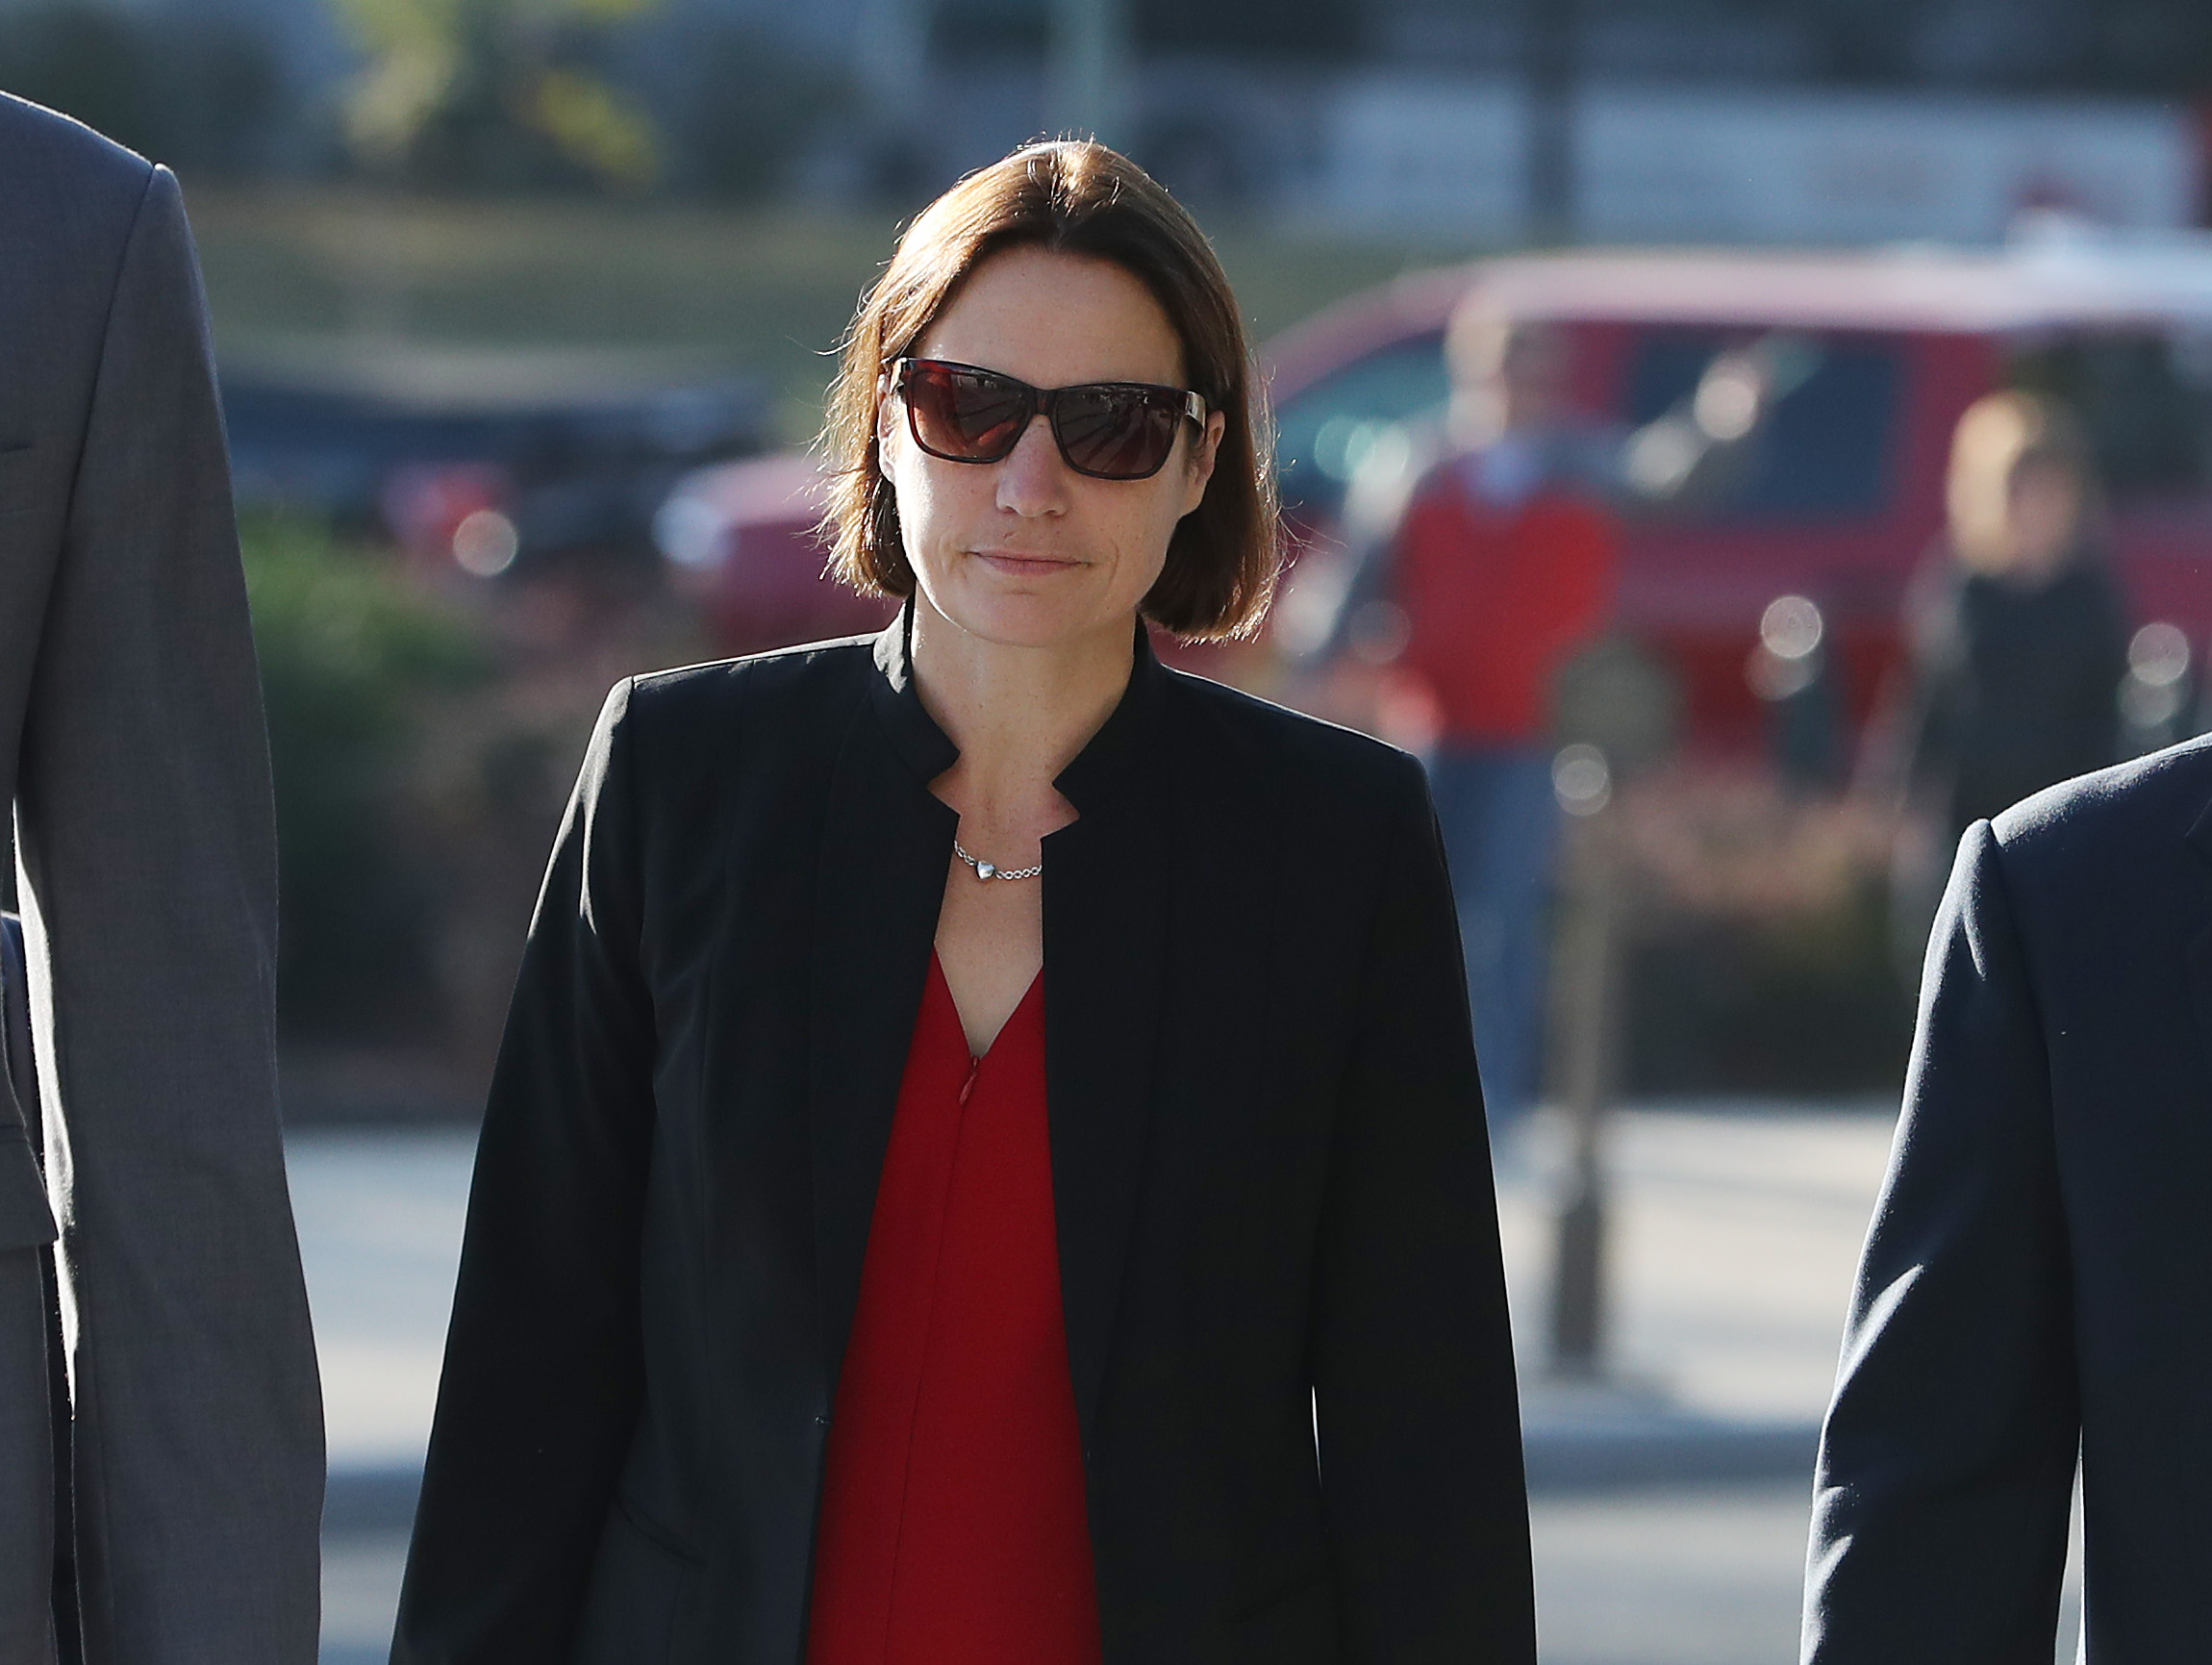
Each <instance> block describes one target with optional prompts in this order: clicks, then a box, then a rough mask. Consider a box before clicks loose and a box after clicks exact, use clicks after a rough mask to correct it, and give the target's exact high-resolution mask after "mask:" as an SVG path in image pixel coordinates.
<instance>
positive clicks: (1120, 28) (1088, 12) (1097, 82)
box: [1045, 0, 1130, 144]
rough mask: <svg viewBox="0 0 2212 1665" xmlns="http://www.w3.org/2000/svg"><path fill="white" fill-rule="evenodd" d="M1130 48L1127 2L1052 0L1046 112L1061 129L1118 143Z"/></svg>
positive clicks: (1049, 122)
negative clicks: (1050, 55) (1050, 51)
mask: <svg viewBox="0 0 2212 1665" xmlns="http://www.w3.org/2000/svg"><path fill="white" fill-rule="evenodd" d="M1129 59H1130V46H1129V15H1128V8H1127V5H1126V0H1052V57H1051V65H1050V70H1049V74H1048V77H1047V83H1046V88H1045V105H1046V108H1045V116H1046V122H1047V125H1048V126H1049V127H1050V128H1051V130H1052V131H1053V132H1055V133H1059V134H1067V135H1068V136H1070V137H1073V138H1076V139H1098V140H1100V141H1101V142H1103V143H1106V144H1113V143H1115V142H1117V141H1118V139H1119V136H1120V133H1121V125H1122V121H1123V118H1124V115H1125V114H1126V113H1125V111H1124V110H1123V108H1122V103H1123V98H1124V89H1125V88H1126V86H1127V84H1128V71H1129Z"/></svg>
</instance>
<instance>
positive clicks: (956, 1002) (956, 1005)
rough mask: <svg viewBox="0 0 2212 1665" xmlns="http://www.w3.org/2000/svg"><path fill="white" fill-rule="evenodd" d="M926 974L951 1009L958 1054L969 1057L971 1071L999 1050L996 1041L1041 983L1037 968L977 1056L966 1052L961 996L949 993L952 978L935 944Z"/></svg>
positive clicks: (964, 1019)
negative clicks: (958, 1033) (927, 973)
mask: <svg viewBox="0 0 2212 1665" xmlns="http://www.w3.org/2000/svg"><path fill="white" fill-rule="evenodd" d="M929 974H930V975H931V976H932V977H934V978H935V979H936V980H937V983H938V986H939V987H940V988H942V989H943V991H944V1001H945V1004H946V1005H948V1006H950V1007H951V1008H952V1021H953V1024H954V1026H955V1027H956V1028H958V1029H959V1031H960V1046H961V1050H963V1051H964V1052H967V1053H968V1064H969V1065H970V1067H972V1068H975V1069H981V1068H982V1066H983V1061H984V1060H985V1059H986V1058H988V1057H990V1056H991V1054H992V1053H993V1052H995V1051H997V1050H998V1038H999V1037H1000V1036H1001V1035H1003V1034H1005V1033H1006V1031H1007V1028H1008V1026H1009V1025H1011V1024H1012V1023H1013V1022H1014V1020H1015V1019H1017V1018H1018V1017H1020V1016H1021V1009H1022V1007H1024V1006H1026V1005H1028V1004H1029V1001H1030V999H1031V997H1032V996H1035V995H1036V993H1037V990H1038V985H1040V984H1041V983H1043V981H1044V968H1043V966H1039V967H1038V968H1037V971H1036V974H1035V975H1034V976H1032V977H1031V978H1030V979H1029V982H1028V985H1027V986H1026V987H1025V988H1023V990H1022V991H1021V998H1019V999H1018V1000H1017V1001H1015V1002H1014V1005H1013V1007H1012V1008H1011V1009H1010V1010H1009V1011H1008V1012H1007V1014H1006V1016H1005V1017H1004V1018H1002V1019H1000V1020H999V1022H998V1027H997V1028H995V1029H993V1031H992V1032H991V1045H990V1046H988V1047H984V1049H983V1050H982V1051H980V1052H977V1051H974V1050H972V1049H971V1048H969V1047H968V1017H967V1015H966V1014H965V1013H963V1012H962V1011H961V1009H960V996H957V995H955V994H954V993H953V992H952V978H951V977H949V976H948V975H946V974H945V970H944V959H943V956H942V955H941V954H939V953H938V951H937V946H936V945H935V944H932V945H931V946H930V950H929Z"/></svg>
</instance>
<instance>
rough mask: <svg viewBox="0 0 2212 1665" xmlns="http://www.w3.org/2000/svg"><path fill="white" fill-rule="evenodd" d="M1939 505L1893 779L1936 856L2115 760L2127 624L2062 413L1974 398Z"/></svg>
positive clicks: (1913, 617)
mask: <svg viewBox="0 0 2212 1665" xmlns="http://www.w3.org/2000/svg"><path fill="white" fill-rule="evenodd" d="M1947 506H1948V515H1949V526H1948V532H1947V533H1946V536H1945V539H1944V542H1943V545H1942V549H1941V554H1940V559H1939V560H1938V561H1937V562H1935V563H1933V564H1931V566H1930V567H1929V568H1927V569H1926V570H1925V571H1924V572H1923V574H1922V576H1921V578H1920V579H1919V580H1918V581H1917V582H1916V584H1915V587H1914V590H1913V593H1912V594H1911V596H1910V597H1909V599H1908V603H1907V609H1908V611H1907V618H1906V628H1907V635H1908V640H1909V642H1910V644H1911V651H1912V673H1913V697H1912V704H1911V713H1912V716H1911V725H1910V730H1909V733H1908V737H1907V758H1906V775H1907V782H1908V787H1909V790H1910V791H1911V793H1912V795H1913V796H1914V798H1915V799H1916V800H1918V801H1919V802H1920V803H1922V804H1923V805H1924V806H1925V808H1926V809H1927V810H1928V812H1929V813H1930V814H1931V815H1933V816H1935V817H1936V818H1938V819H1939V820H1940V822H1941V825H1942V829H1943V834H1944V844H1945V848H1946V849H1947V850H1948V848H1949V846H1950V845H1954V844H1955V843H1956V842H1957V840H1958V838H1959V835H1960V834H1961V833H1963V832H1964V831H1965V830H1966V829H1967V828H1968V827H1970V826H1972V825H1973V823H1974V822H1975V821H1977V820H1985V819H1987V818H1988V817H1991V816H1994V815H1996V814H1997V813H1998V811H2000V810H2002V809H2004V808H2005V807H2007V806H2008V805H2010V804H2014V803H2017V802H2019V801H2020V800H2021V799H2022V798H2023V797H2026V796H2028V795H2030V794H2032V793H2036V792H2040V791H2041V790H2042V789H2043V788H2045V787H2047V786H2050V785H2053V784H2055V783H2056V782H2058V781H2061V780H2066V779H2069V778H2070V777H2072V776H2074V775H2077V774H2087V773H2088V772H2090V771H2091V770H2092V769H2102V768H2104V767H2105V766H2106V765H2107V764H2110V763H2113V762H2115V761H2117V760H2118V758H2119V756H2120V713H2119V694H2120V685H2121V680H2122V678H2123V677H2124V675H2125V674H2126V671H2127V629H2126V622H2125V614H2126V606H2125V602H2124V599H2123V597H2122V595H2121V593H2120V589H2119V586H2118V585H2117V583H2115V581H2114V579H2113V577H2112V573H2111V571H2110V569H2109V568H2108V567H2107V566H2106V564H2105V562H2104V560H2103V558H2102V555H2101V552H2100V551H2099V548H2098V546H2097V543H2098V535H2099V522H2100V519H2101V516H2100V508H2101V503H2100V498H2099V491H2098V482H2097V477H2096V469H2095V466H2094V464H2093V462H2092V460H2091V458H2090V454H2089V447H2088V444H2087V441H2086V440H2085V439H2084V437H2083V435H2082V432H2081V429H2080V426H2079V424H2078V423H2077V422H2076V421H2075V419H2074V416H2073V414H2072V413H2071V412H2070V411H2069V410H2067V409H2066V407H2065V406H2063V405H2060V404H2058V403H2057V402H2055V401H2054V400H2051V399H2049V398H2045V397H2042V396H2040V395H2038V394H2034V393H2025V392H1998V393H1991V394H1989V395H1988V396H1986V397H1985V398H1982V399H1980V400H1978V401H1976V402H1975V403H1974V404H1973V406H1972V407H1971V408H1970V409H1969V410H1968V411H1967V413H1966V415H1965V416H1962V417H1960V419H1959V424H1958V429H1957V432H1956V434H1955V436H1954V438H1953V440H1952V442H1951V456H1950V475H1949V481H1948V491H1947ZM1923 917H1924V916H1923Z"/></svg>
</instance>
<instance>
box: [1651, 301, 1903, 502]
mask: <svg viewBox="0 0 2212 1665" xmlns="http://www.w3.org/2000/svg"><path fill="white" fill-rule="evenodd" d="M1732 363H1740V364H1743V365H1746V366H1750V367H1751V368H1753V369H1756V370H1757V371H1758V373H1759V375H1760V376H1761V377H1762V378H1764V381H1765V383H1766V386H1767V388H1768V390H1769V391H1766V392H1765V394H1764V395H1763V396H1762V397H1759V398H1758V399H1756V400H1755V401H1753V402H1752V403H1751V404H1750V405H1748V406H1747V411H1755V413H1756V417H1755V422H1752V423H1751V425H1748V426H1747V428H1746V429H1745V431H1743V432H1742V433H1741V434H1736V433H1729V434H1727V436H1726V438H1727V440H1728V441H1729V444H1728V446H1727V449H1728V453H1729V454H1728V457H1727V459H1726V461H1727V466H1726V467H1724V468H1716V469H1713V470H1710V471H1709V472H1708V473H1706V474H1705V475H1703V476H1701V478H1702V479H1704V480H1705V481H1707V482H1708V483H1707V484H1706V485H1705V487H1704V489H1702V490H1700V491H1698V492H1697V493H1696V494H1695V495H1694V496H1685V497H1684V498H1683V499H1682V500H1681V502H1680V503H1679V505H1678V507H1679V509H1680V510H1681V512H1683V513H1684V514H1686V515H1688V516H1690V517H1693V518H1696V519H1698V520H1705V521H1713V520H1722V521H1726V520H1759V519H1830V518H1838V517H1857V516H1862V515H1870V514H1874V513H1877V512H1879V511H1880V509H1881V507H1882V505H1883V502H1884V499H1885V498H1886V496H1887V494H1888V484H1889V458H1890V451H1891V435H1892V433H1893V430H1894V428H1895V425H1896V416H1897V407H1898V389H1899V386H1900V384H1901V382H1902V380H1903V376H1902V366H1901V364H1900V355H1899V352H1898V347H1897V346H1896V345H1894V344H1891V343H1885V342H1879V341H1865V340H1851V339H1849V338H1838V337H1823V336H1811V335H1797V334H1790V335H1783V334H1779V333H1774V334H1770V335H1767V336H1763V337H1756V336H1749V335H1747V334H1746V333H1744V332H1741V331H1739V332H1735V333H1733V334H1730V335H1726V336H1723V335H1722V334H1720V333H1718V332H1701V331H1700V332H1693V331H1672V330H1669V331H1654V332H1652V333H1650V334H1648V335H1646V336H1645V337H1644V339H1643V340H1642V341H1640V342H1638V343H1637V345H1636V346H1635V348H1634V349H1633V352H1632V356H1631V359H1630V363H1629V369H1628V375H1627V379H1626V383H1625V386H1624V387H1623V390H1622V393H1623V398H1622V405H1623V409H1622V411H1621V416H1623V417H1624V418H1625V419H1626V421H1627V422H1628V423H1629V424H1630V425H1631V427H1632V428H1634V429H1636V430H1639V431H1647V430H1650V429H1653V428H1656V427H1663V426H1670V425H1671V426H1672V427H1674V428H1677V429H1678V430H1679V431H1681V432H1682V433H1684V434H1695V433H1696V432H1697V430H1699V429H1700V428H1702V429H1703V430H1705V431H1706V433H1707V434H1708V436H1710V434H1711V431H1712V429H1713V426H1714V424H1713V422H1712V420H1711V416H1710V414H1709V412H1704V411H1701V410H1700V400H1699V393H1700V391H1710V390H1712V389H1713V388H1714V386H1715V377H1714V375H1713V374H1712V372H1717V371H1718V372H1720V373H1721V374H1722V375H1724V374H1725V373H1726V371H1727V368H1728V366H1729V365H1730V364H1732ZM1746 419H1747V422H1751V418H1750V417H1749V416H1747V418H1746ZM1630 467H1631V473H1632V474H1633V472H1634V469H1635V457H1634V455H1633V453H1632V454H1631V457H1630ZM1685 471H1687V466H1686V465H1685Z"/></svg>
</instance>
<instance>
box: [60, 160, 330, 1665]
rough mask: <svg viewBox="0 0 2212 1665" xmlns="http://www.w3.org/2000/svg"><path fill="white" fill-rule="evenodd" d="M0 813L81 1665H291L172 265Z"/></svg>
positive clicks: (256, 905) (256, 1066)
mask: <svg viewBox="0 0 2212 1665" xmlns="http://www.w3.org/2000/svg"><path fill="white" fill-rule="evenodd" d="M114 283H115V288H114V293H113V300H112V302H111V305H110V310H109V316H108V323H107V328H106V334H105V337H104V340H103V343H102V346H101V353H100V363H99V370H98V377H97V382H96V385H95V388H94V391H93V396H92V402H91V407H90V414H89V418H88V423H87V427H86V431H85V436H84V443H83V450H82V456H81V458H80V461H79V465H78V470H77V478H76V484H75V488H74V491H73V493H72V498H71V506H70V513H69V519H68V526H67V531H66V533H65V536H64V539H63V549H62V554H61V561H60V565H59V568H58V569H57V571H56V575H55V580H54V587H53V590H52V593H51V595H50V597H49V599H48V603H47V613H46V617H45V618H44V620H43V625H42V629H41V631H40V636H39V647H38V665H37V669H36V670H35V672H34V674H33V679H32V686H31V697H30V705H29V709H28V713H27V717H26V723H25V732H24V736H23V742H22V750H21V771H20V775H19V778H18V783H17V800H16V810H17V818H18V832H19V837H20V849H21V858H22V863H23V871H24V876H25V878H26V880H27V884H26V887H25V896H24V900H25V903H26V910H27V912H28V913H30V914H31V915H32V916H33V923H34V932H35V934H34V938H33V959H34V964H35V968H36V969H35V971H34V973H33V988H34V994H35V996H36V1000H37V1007H38V1010H37V1022H38V1031H39V1034H38V1040H39V1047H40V1051H41V1054H42V1058H43V1060H44V1061H45V1062H46V1064H47V1069H46V1073H45V1083H44V1086H45V1092H44V1096H45V1099H46V1105H45V1109H46V1115H47V1119H48V1123H49V1126H50V1127H52V1128H53V1129H54V1138H53V1140H52V1146H53V1150H54V1175H53V1180H54V1187H55V1190H56V1192H57V1194H58V1196H59V1198H60V1201H61V1204H62V1213H63V1254H64V1264H65V1268H66V1272H65V1276H66V1282H67V1294H66V1295H65V1297H64V1303H65V1309H66V1317H67V1321H68V1322H67V1329H68V1336H69V1345H70V1355H71V1371H72V1375H73V1384H74V1398H75V1401H76V1407H77V1409H76V1417H77V1422H76V1439H77V1476H76V1486H77V1499H78V1501H77V1509H78V1520H79V1532H80V1545H79V1557H80V1562H79V1564H80V1569H81V1577H82V1582H83V1599H84V1606H85V1630H86V1643H87V1649H88V1655H89V1659H90V1662H91V1665H188V1662H189V1665H264V1662H266V1665H309V1662H310V1661H312V1660H313V1659H314V1656H315V1649H316V1640H317V1637H316V1632H317V1607H318V1591H317V1534H318V1526H319V1517H320V1512H321V1495H322V1457H323V1452H322V1423H321V1406H320V1397H319V1390H318V1386H317V1381H316V1375H315V1365H314V1341H313V1336H312V1332H311V1330H310V1327H309V1322H308V1309H307V1298H306V1291H305V1288H304V1286H303V1283H302V1279H301V1275H300V1264H299V1249H298V1245H297V1242H296V1240H295V1237H294V1234H293V1228H292V1220H291V1209H290V1203H289V1198H288V1195H287V1190H286V1183H285V1170H284V1149H283V1143H282V1138H281V1134H280V1129H279V1124H278V1116H277V1107H276V1090H275V1044H274V985H275V966H276V960H275V956H276V851H275V833H274V825H273V813H272V807H271V798H270V786H269V773H268V753H267V742H266V737H265V733H264V727H263V719H262V707H261V694H260V683H259V679H258V676H257V673H256V668H255V663H254V652H253V643H252V638H251V633H250V629H249V626H248V620H247V614H246V600H245V592H244V583H243V579H242V575H241V572H240V569H239V553H238V542H237V536H236V531H235V527H234V524H233V520H232V513H231V502H230V491H229V476H228V467H227V460H226V456H225V450H224V442H223V436H222V427H221V418H220V415H219V412H218V408H217V405H216V402H215V396H214V376H213V366H212V362H211V356H210V352H209V343H208V336H207V326H206V314H205V308H204V305H203V301H202V296H201V292H200V286H199V274H198V268H197V263H196V259H195V256H194V253H193V250H192V245H191V239H190V233H189V230H188V229H187V226H186V222H185V214H184V207H183V203H182V201H181V199H180V197H179V194H178V190H177V185H176V181H175V179H174V178H173V177H171V176H170V175H169V174H168V173H167V172H166V171H165V170H161V169H157V170H155V171H154V172H153V174H152V176H151V178H150V180H149V183H148V186H147V189H146V193H145V196H144V198H143V199H142V201H141V202H140V204H139V207H138V216H137V220H136V223H135V225H134V226H133V228H132V231H131V235H130V238H129V240H128V243H127V245H126V247H125V249H124V253H123V257H122V261H121V265H120V268H119V270H118V271H117V273H116V274H115V278H114Z"/></svg>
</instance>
